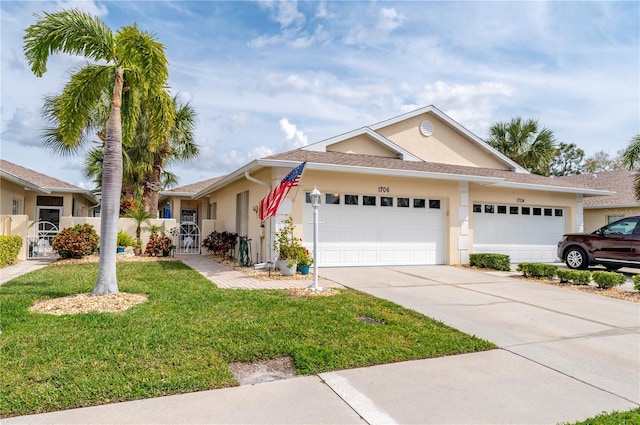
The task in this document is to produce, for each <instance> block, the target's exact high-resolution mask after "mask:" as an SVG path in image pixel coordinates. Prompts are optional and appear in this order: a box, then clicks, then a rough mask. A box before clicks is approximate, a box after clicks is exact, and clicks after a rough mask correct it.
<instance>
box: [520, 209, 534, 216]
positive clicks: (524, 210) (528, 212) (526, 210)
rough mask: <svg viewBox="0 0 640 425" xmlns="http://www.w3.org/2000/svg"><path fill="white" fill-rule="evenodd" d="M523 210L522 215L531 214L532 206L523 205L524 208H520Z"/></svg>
mask: <svg viewBox="0 0 640 425" xmlns="http://www.w3.org/2000/svg"><path fill="white" fill-rule="evenodd" d="M520 211H521V212H522V215H531V208H530V207H522V210H520Z"/></svg>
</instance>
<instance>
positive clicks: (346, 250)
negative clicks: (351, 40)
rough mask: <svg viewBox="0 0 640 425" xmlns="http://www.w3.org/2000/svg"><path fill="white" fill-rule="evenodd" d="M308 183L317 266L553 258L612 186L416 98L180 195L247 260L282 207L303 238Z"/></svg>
mask: <svg viewBox="0 0 640 425" xmlns="http://www.w3.org/2000/svg"><path fill="white" fill-rule="evenodd" d="M303 161H307V166H306V167H305V171H304V174H303V175H302V179H301V182H300V185H299V188H294V189H293V190H292V191H291V192H290V193H289V196H288V197H287V199H285V201H284V202H283V203H282V205H281V206H280V208H279V210H278V215H277V216H276V217H272V218H271V219H269V220H267V221H266V222H261V221H260V220H259V218H258V214H257V211H258V205H259V203H260V200H261V199H262V198H263V197H264V196H265V195H266V194H267V193H268V192H269V191H270V190H271V189H272V188H273V187H274V186H275V185H277V184H278V183H279V181H280V180H281V179H282V178H283V177H284V176H285V175H286V174H287V173H288V172H289V171H290V170H291V169H292V168H294V167H295V166H297V165H299V164H300V163H301V162H303ZM314 187H317V188H318V190H320V191H321V192H322V193H323V197H322V203H321V205H320V207H319V217H320V225H319V237H318V240H319V245H318V248H319V254H318V258H317V261H318V265H319V266H320V267H327V266H373V265H410V264H460V263H467V262H468V259H469V254H471V253H474V252H475V253H479V252H495V253H504V254H508V255H509V256H510V258H511V261H512V262H522V261H555V260H556V245H557V242H558V240H559V239H560V237H561V236H562V234H563V233H565V232H568V231H582V230H583V229H584V216H585V214H584V209H585V204H586V202H587V200H590V199H591V197H593V196H599V195H611V194H612V192H609V191H608V190H602V189H593V188H591V187H590V186H589V185H587V184H585V183H584V182H581V181H564V180H560V179H552V178H547V177H542V176H538V175H533V174H530V173H528V172H527V171H526V170H525V169H523V168H522V167H520V166H519V165H517V164H516V163H514V162H513V161H511V160H510V159H508V158H507V157H505V156H504V155H502V154H501V153H500V152H498V151H496V150H495V149H493V148H491V147H490V146H489V145H488V144H487V143H485V142H484V141H483V140H482V139H480V138H478V137H477V136H476V135H474V134H473V133H471V132H470V131H469V130H467V129H466V128H464V127H463V126H462V125H460V124H459V123H457V122H455V121H454V120H453V119H451V118H450V117H448V116H447V115H446V114H444V113H443V112H441V111H440V110H438V109H437V108H435V107H434V106H428V107H425V108H421V109H418V110H415V111H413V112H410V113H407V114H404V115H401V116H398V117H395V118H391V119H388V120H386V121H382V122H379V123H376V124H373V125H370V126H367V127H363V128H359V129H356V130H353V131H351V132H348V133H345V134H341V135H338V136H336V137H333V138H330V139H327V140H324V141H321V142H318V143H315V144H312V145H309V146H306V147H303V148H300V149H296V150H293V151H289V152H284V153H280V154H277V155H273V156H269V157H265V158H260V159H256V160H254V161H252V162H250V163H248V164H246V165H245V166H243V167H241V168H239V169H237V170H235V171H234V172H232V173H230V174H228V175H227V176H224V177H222V178H216V179H215V180H214V181H213V182H211V183H210V184H208V185H206V186H205V187H203V188H201V189H200V190H199V191H197V192H196V193H195V194H193V195H192V200H193V201H197V205H199V207H196V210H197V211H200V214H201V217H202V219H201V220H200V222H201V223H202V227H203V235H205V236H206V234H207V232H208V231H210V230H213V229H215V230H217V231H224V230H227V231H233V232H237V233H238V234H240V235H246V236H248V238H250V239H251V247H252V252H253V253H254V257H255V260H256V261H267V260H270V259H273V257H272V255H273V254H272V252H271V251H272V250H271V241H272V238H273V232H274V231H276V230H277V229H278V228H279V225H280V223H281V222H282V221H283V220H284V219H285V218H286V217H287V216H288V215H291V216H292V218H293V220H294V223H295V224H296V230H297V232H298V233H299V236H300V237H301V238H302V239H303V243H304V244H305V245H306V246H307V247H309V248H311V243H312V240H313V225H312V217H313V208H312V206H311V203H310V199H309V197H308V193H309V192H311V190H313V188H314ZM175 198H176V197H174V199H175ZM198 208H199V210H198ZM205 217H206V218H205Z"/></svg>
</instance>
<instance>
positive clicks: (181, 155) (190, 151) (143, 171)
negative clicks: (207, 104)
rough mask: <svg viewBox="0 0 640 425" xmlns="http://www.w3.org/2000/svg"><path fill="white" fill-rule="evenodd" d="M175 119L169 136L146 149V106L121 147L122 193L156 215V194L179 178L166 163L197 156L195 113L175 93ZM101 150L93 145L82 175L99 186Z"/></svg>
mask: <svg viewBox="0 0 640 425" xmlns="http://www.w3.org/2000/svg"><path fill="white" fill-rule="evenodd" d="M172 105H173V108H174V112H175V120H174V122H173V123H172V125H171V132H170V135H169V138H168V139H167V140H166V141H165V142H164V143H162V144H160V145H159V146H158V147H156V148H155V149H150V148H149V140H148V135H149V128H150V126H151V125H152V122H151V119H150V117H151V115H152V114H150V113H149V109H150V108H154V107H155V105H145V106H144V107H143V108H142V110H141V114H140V118H139V119H138V127H137V131H136V134H135V137H134V139H133V141H132V143H131V144H128V145H124V146H123V161H124V174H123V186H122V193H123V196H125V197H133V198H135V200H136V201H140V202H142V205H143V209H144V210H145V211H148V212H150V213H151V215H152V216H154V217H155V216H156V215H157V212H158V194H159V192H160V190H161V189H163V188H167V187H172V186H175V185H176V184H177V182H178V178H177V176H176V175H175V174H173V173H171V172H169V171H167V170H166V169H165V166H166V165H167V164H170V163H171V162H175V161H187V160H190V159H194V158H196V157H197V156H198V155H199V148H198V145H197V144H196V143H195V142H194V140H193V129H194V126H195V121H196V113H195V111H194V110H193V108H192V107H191V105H190V104H189V103H184V104H183V103H182V102H181V101H180V100H179V97H178V96H174V97H173V99H172ZM102 156H103V155H102V150H101V149H100V148H94V149H92V150H90V151H89V155H88V156H87V159H86V160H85V174H86V175H87V177H89V178H91V179H93V180H94V181H95V182H96V183H97V185H98V186H99V181H100V176H101V174H102Z"/></svg>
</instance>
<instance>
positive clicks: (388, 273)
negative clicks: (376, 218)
mask: <svg viewBox="0 0 640 425" xmlns="http://www.w3.org/2000/svg"><path fill="white" fill-rule="evenodd" d="M321 274H322V276H323V277H324V278H327V279H330V280H333V281H335V282H337V283H340V284H342V285H344V286H347V287H350V288H354V289H358V290H360V291H363V292H367V293H369V294H371V295H374V296H376V297H379V298H384V299H387V300H390V301H393V302H395V303H398V304H401V305H403V306H405V307H408V308H411V309H413V310H416V311H418V312H420V313H422V314H425V315H427V316H430V317H433V318H435V319H437V320H440V321H442V322H444V323H446V324H449V325H451V326H452V327H454V328H457V329H459V330H461V331H463V332H466V333H469V334H472V335H476V336H478V337H480V338H484V339H487V340H489V341H492V342H493V343H495V344H496V345H498V346H499V347H500V348H501V349H502V350H503V351H504V353H503V354H502V356H504V357H503V358H502V359H501V360H500V361H499V362H500V363H498V364H496V365H495V372H494V376H493V377H487V376H484V377H478V376H475V377H474V379H476V380H478V381H479V382H480V381H483V380H484V382H483V383H482V384H481V386H480V388H478V391H479V392H478V393H477V394H475V395H473V396H474V397H479V398H481V399H483V398H485V397H487V394H488V393H489V394H490V393H491V391H492V390H491V388H492V385H491V382H492V380H493V379H494V378H495V379H496V380H497V381H502V379H504V378H505V377H504V376H502V375H503V373H505V369H506V370H508V369H509V368H511V367H515V365H516V364H518V366H517V369H519V370H521V371H522V372H523V374H524V375H523V376H527V374H529V373H531V374H533V375H529V381H528V384H527V383H526V382H527V381H526V380H525V381H522V382H520V384H522V385H529V387H523V386H522V385H517V384H516V383H515V382H514V381H512V380H508V379H507V382H504V381H503V382H502V385H506V387H503V388H502V389H501V390H499V392H500V394H493V395H494V396H496V397H498V398H499V399H501V402H500V404H503V405H508V404H509V403H512V405H513V406H518V407H516V408H515V409H514V410H516V411H517V410H518V409H520V408H521V406H522V403H524V404H525V405H526V404H535V405H538V402H537V400H536V397H539V396H540V393H539V392H537V391H534V390H533V387H536V386H542V387H545V388H546V390H545V391H547V395H548V394H553V400H545V401H544V402H543V403H540V404H539V408H541V409H545V407H544V405H545V403H548V404H547V408H548V409H550V410H553V409H554V408H555V407H558V405H562V406H564V407H562V408H560V410H563V409H564V410H568V409H571V408H573V407H576V406H577V405H578V404H582V403H585V401H586V400H589V401H588V402H586V404H587V405H588V404H591V406H592V407H594V406H595V405H600V406H601V404H600V403H598V401H597V397H599V396H602V397H605V398H607V399H608V400H609V402H611V403H612V404H611V405H610V407H608V408H603V409H602V410H604V411H610V410H613V409H622V407H621V406H623V405H626V406H628V408H631V407H636V406H638V405H640V304H638V303H633V302H629V301H623V300H618V299H613V298H607V297H603V296H598V295H593V294H588V293H583V292H578V291H572V290H569V289H563V288H557V287H553V286H548V285H542V284H536V283H530V282H527V281H523V280H518V279H513V278H510V277H507V276H504V274H503V273H500V272H496V273H483V272H478V271H471V270H467V269H462V268H457V267H450V266H406V267H386V268H381V267H376V268H331V269H321ZM492 355H494V354H492ZM470 356H471V357H473V358H474V361H476V360H478V359H481V358H482V355H480V356H479V355H475V354H474V355H470ZM458 357H460V358H464V357H465V356H458ZM449 361H450V360H449ZM427 362H431V363H430V364H433V363H435V362H436V361H434V360H427ZM467 365H468V363H467ZM503 367H504V368H505V369H503ZM473 370H474V368H471V369H470V370H468V371H467V374H468V375H467V376H469V374H473ZM475 370H476V372H477V371H478V370H486V369H481V368H480V369H475ZM414 373H415V371H414ZM353 374H355V372H353V371H346V372H344V376H351V375H353ZM445 375H448V377H449V378H453V379H455V378H456V377H457V376H458V375H457V373H456V371H455V370H452V371H449V372H446V373H445ZM536 375H537V376H536ZM414 376H415V375H414ZM461 379H464V376H462V377H461ZM497 381H496V382H495V383H496V384H497ZM369 382H372V381H369ZM427 382H428V378H427ZM440 384H441V385H442V386H443V388H442V389H443V390H444V391H445V392H447V388H449V389H451V388H453V387H455V386H456V383H455V381H451V380H450V381H449V383H448V384H447V382H446V380H443V381H442V382H440ZM361 385H363V387H362V388H360V390H361V391H362V392H364V393H375V389H374V388H367V386H366V385H365V384H361ZM424 385H427V386H428V383H426V382H425V383H424ZM468 385H473V382H468ZM387 389H388V388H387ZM482 391H485V393H483V392H482ZM594 391H595V393H594ZM487 392H488V393H487ZM525 393H526V396H524V398H523V395H524V394H525ZM453 394H455V391H454V392H453V393H452V394H451V395H453ZM472 394H473V392H472V393H471V394H467V396H471V395H472ZM535 394H538V396H536V395H535ZM594 394H595V397H596V398H592V397H594ZM374 400H375V401H376V403H377V404H379V405H381V406H385V405H386V404H385V400H384V397H383V396H382V395H381V396H380V399H377V398H375V399H374ZM464 402H470V403H473V400H471V399H466V400H464ZM552 406H555V407H554V408H552ZM388 407H389V408H392V406H388ZM467 407H468V405H467ZM406 408H407V409H409V410H411V409H410V408H409V407H406ZM392 409H393V408H392ZM586 409H587V410H588V407H586ZM393 410H394V412H396V410H397V409H393ZM399 410H402V409H399ZM540 413H542V412H540ZM585 413H586V412H585ZM596 413H598V411H596ZM556 414H557V415H556V416H555V418H556V421H560V420H562V417H564V415H563V414H562V413H561V412H560V411H556ZM392 416H394V417H396V418H401V417H402V415H401V414H400V413H399V412H396V414H394V415H392ZM569 416H570V415H569ZM585 417H586V416H585ZM510 418H511V420H512V421H514V420H515V421H516V422H517V419H518V418H517V415H516V416H511V417H510ZM534 418H536V419H539V420H540V421H541V422H544V421H545V420H544V417H543V416H538V417H535V416H532V417H530V419H532V420H534V421H535V422H538V421H537V420H535V419H534ZM574 418H575V416H574ZM578 418H579V416H578ZM407 419H408V422H411V419H418V418H417V417H416V418H407ZM449 419H451V418H450V417H449ZM460 419H461V421H462V422H464V421H465V420H467V421H470V422H475V420H473V419H474V418H471V417H461V418H460ZM491 421H495V422H500V418H499V417H493V418H491V420H490V421H489V422H491ZM401 422H404V421H401ZM446 422H448V423H451V422H449V421H446ZM481 422H482V421H481ZM507 422H508V421H507Z"/></svg>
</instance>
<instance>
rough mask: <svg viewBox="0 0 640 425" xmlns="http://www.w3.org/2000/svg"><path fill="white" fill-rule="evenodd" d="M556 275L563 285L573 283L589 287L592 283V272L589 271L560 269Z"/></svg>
mask: <svg viewBox="0 0 640 425" xmlns="http://www.w3.org/2000/svg"><path fill="white" fill-rule="evenodd" d="M556 275H557V276H558V277H559V278H560V282H562V283H569V282H571V283H573V284H574V285H588V284H589V282H591V272H590V271H588V270H565V269H558V271H556Z"/></svg>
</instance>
